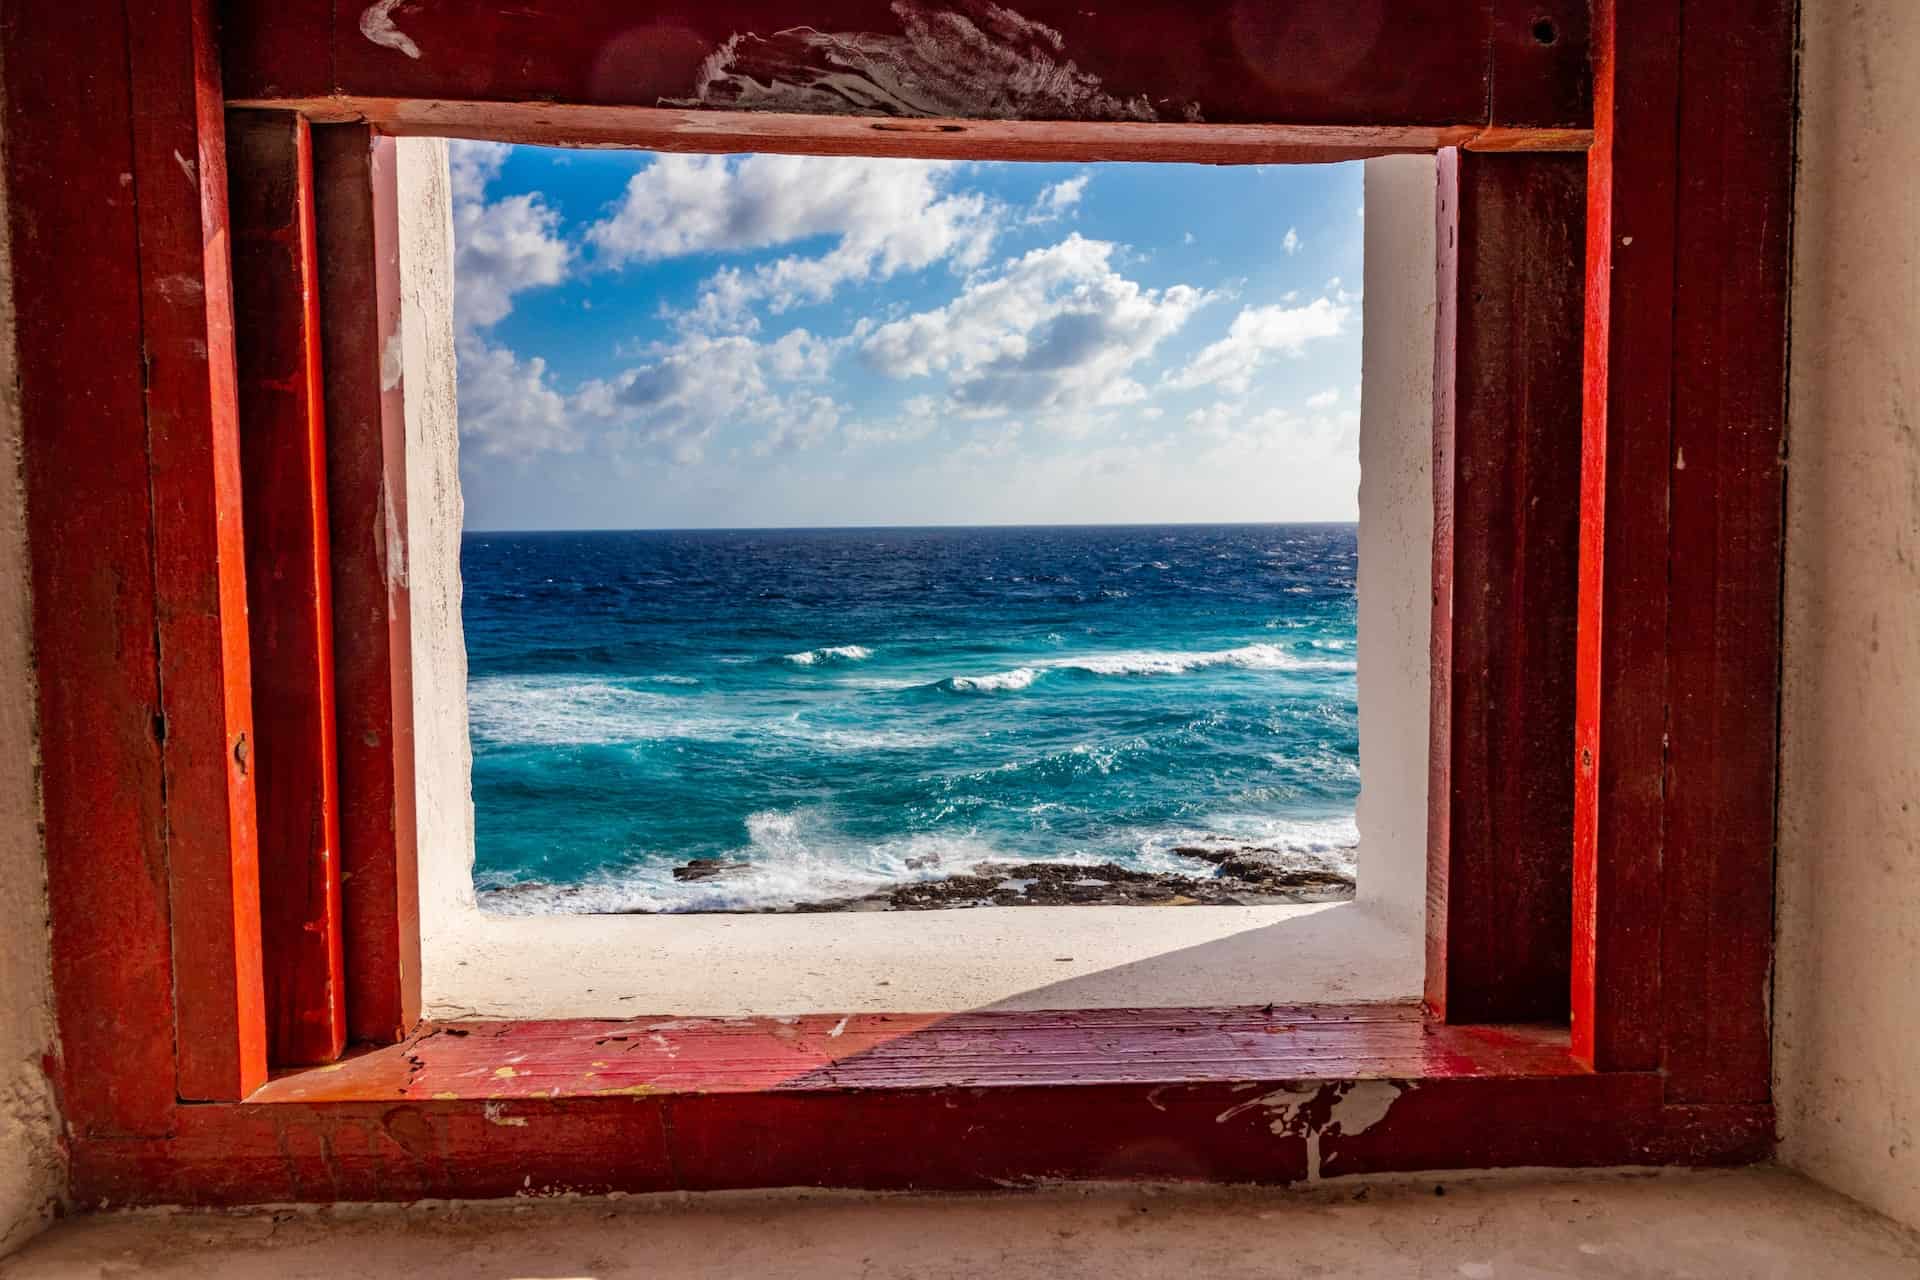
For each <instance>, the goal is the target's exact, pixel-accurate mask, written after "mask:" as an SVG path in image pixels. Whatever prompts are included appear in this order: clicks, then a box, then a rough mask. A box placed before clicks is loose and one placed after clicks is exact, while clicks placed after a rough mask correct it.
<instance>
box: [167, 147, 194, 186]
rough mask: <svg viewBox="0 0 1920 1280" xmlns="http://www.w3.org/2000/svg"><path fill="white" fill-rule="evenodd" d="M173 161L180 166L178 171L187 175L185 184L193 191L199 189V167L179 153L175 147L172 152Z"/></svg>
mask: <svg viewBox="0 0 1920 1280" xmlns="http://www.w3.org/2000/svg"><path fill="white" fill-rule="evenodd" d="M173 162H174V163H175V164H177V165H179V166H180V172H182V173H184V174H186V175H187V185H188V186H190V187H192V188H193V189H194V190H195V191H198V190H199V189H200V167H199V166H198V165H196V164H194V162H193V161H191V160H189V159H187V158H186V157H185V156H183V155H181V154H180V152H179V151H178V150H177V149H176V150H175V151H174V153H173Z"/></svg>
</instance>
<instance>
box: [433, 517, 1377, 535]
mask: <svg viewBox="0 0 1920 1280" xmlns="http://www.w3.org/2000/svg"><path fill="white" fill-rule="evenodd" d="M1359 523H1360V522H1359V521H1358V520H1357V519H1356V520H1084V521H1076V520H1060V521H1043V522H1038V523H1033V522H1026V521H1006V522H995V523H989V524H743V525H727V524H709V525H632V526H628V527H625V528H614V527H610V526H601V527H596V528H577V529H528V528H517V529H510V528H499V529H466V528H463V529H461V530H460V536H461V537H463V538H467V537H475V536H479V535H486V536H499V535H511V534H526V533H857V532H861V531H871V532H886V533H892V532H897V531H900V530H906V529H927V530H956V529H1266V528H1284V527H1292V526H1325V525H1354V526H1358V525H1359Z"/></svg>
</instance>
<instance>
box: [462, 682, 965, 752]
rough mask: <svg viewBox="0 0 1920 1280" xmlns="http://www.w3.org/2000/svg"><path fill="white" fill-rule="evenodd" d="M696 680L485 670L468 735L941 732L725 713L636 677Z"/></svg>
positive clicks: (895, 740)
mask: <svg viewBox="0 0 1920 1280" xmlns="http://www.w3.org/2000/svg"><path fill="white" fill-rule="evenodd" d="M683 682H684V683H687V684H698V683H700V682H699V681H698V680H694V679H692V678H691V677H672V676H667V677H658V676H654V677H634V678H632V679H628V680H582V679H580V678H579V677H577V676H487V677H483V678H481V679H478V680H475V681H473V682H472V684H471V685H469V686H468V689H467V716H468V719H469V722H470V724H471V726H472V731H473V736H474V741H475V742H476V743H477V744H482V745H491V746H555V747H617V746H635V745H639V744H643V743H648V742H747V741H751V740H754V739H756V738H757V739H760V740H762V741H764V740H765V739H767V738H777V739H782V740H786V741H792V742H803V743H806V744H808V745H810V746H813V747H816V748H819V749H821V750H826V751H834V752H841V751H847V752H852V751H874V750H882V751H884V750H925V749H928V748H931V747H937V746H940V745H942V744H943V743H945V742H948V741H950V740H951V739H950V737H949V736H948V735H947V734H944V733H941V732H939V731H937V730H934V729H930V728H927V727H925V726H922V725H919V724H915V723H906V724H897V723H880V724H873V723H860V724H837V723H834V722H833V721H832V720H831V719H827V718H824V717H823V718H814V717H810V716H807V715H803V714H797V713H796V714H789V715H779V716H769V715H765V714H761V715H753V714H744V715H743V714H739V713H738V712H735V713H732V714H729V713H727V712H725V711H721V710H716V709H715V708H714V706H713V705H712V704H711V703H710V702H709V701H708V700H707V699H704V698H689V697H687V696H686V695H684V694H679V695H675V694H670V693H656V692H651V691H649V690H646V689H639V688H635V687H634V685H636V684H643V683H651V684H673V685H678V684H681V683H683Z"/></svg>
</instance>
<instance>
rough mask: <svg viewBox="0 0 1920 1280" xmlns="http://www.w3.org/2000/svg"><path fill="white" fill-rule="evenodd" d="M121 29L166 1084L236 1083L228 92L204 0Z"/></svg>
mask: <svg viewBox="0 0 1920 1280" xmlns="http://www.w3.org/2000/svg"><path fill="white" fill-rule="evenodd" d="M126 30H127V32H128V39H127V57H128V64H127V65H128V69H129V72H130V79H131V83H132V102H133V185H134V191H135V193H136V198H137V200H138V209H139V219H140V264H139V275H138V281H139V290H140V306H141V321H142V331H143V344H142V345H143V352H144V356H145V359H146V423H147V449H148V458H149V463H150V483H151V490H152V500H153V564H154V569H153V591H154V600H155V606H156V608H155V621H156V624H157V627H158V633H159V634H158V644H159V658H160V710H161V715H162V716H163V717H165V722H166V736H165V739H164V740H163V742H162V743H161V765H162V770H163V785H164V788H165V796H166V828H165V830H166V847H167V875H168V879H169V882H170V895H171V897H172V902H173V913H172V914H173V966H174V969H173V988H174V999H175V1009H174V1016H175V1023H176V1037H177V1039H176V1053H177V1055H178V1080H179V1092H180V1096H181V1097H182V1098H190V1099H213V1100H219V1099H231V1098H241V1097H245V1096H246V1095H247V1094H248V1093H250V1092H252V1091H253V1090H254V1089H255V1088H256V1087H257V1086H258V1085H259V1084H260V1083H261V1081H262V1080H264V1079H265V1077H266V1070H267V1050H266V1039H267V1038H266V999H265V992H264V987H263V984H262V976H261V959H260V882H259V867H258V861H257V850H256V846H255V831H254V782H253V772H252V760H251V757H252V753H253V742H252V739H253V698H252V689H251V670H252V664H251V659H250V657H249V652H248V649H249V645H248V636H247V595H246V591H247V587H246V548H245V545H244V540H243V534H242V528H241V481H240V441H239V431H238V409H237V406H236V401H235V392H234V356H233V296H232V277H231V273H230V268H229V263H228V245H227V173H226V143H225V137H224V121H223V117H224V114H225V103H224V101H223V99H222V96H221V88H220V65H219V56H218V49H217V48H216V47H215V45H214V39H215V30H214V18H213V13H212V4H211V0H127V5H126ZM38 74H46V72H45V70H44V68H43V69H42V70H41V71H40V72H39V73H38Z"/></svg>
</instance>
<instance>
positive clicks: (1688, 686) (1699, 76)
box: [1661, 0, 1795, 1103]
mask: <svg viewBox="0 0 1920 1280" xmlns="http://www.w3.org/2000/svg"><path fill="white" fill-rule="evenodd" d="M1687 28H1688V31H1689V32H1690V33H1691V32H1706V33H1710V34H1709V35H1708V36H1706V37H1705V38H1699V37H1690V38H1688V39H1687V40H1686V42H1685V44H1684V45H1683V47H1682V50H1681V88H1682V93H1681V100H1680V118H1679V128H1680V133H1681V136H1682V137H1684V138H1685V139H1686V140H1687V142H1686V152H1685V163H1684V164H1683V165H1682V166H1681V167H1680V173H1679V183H1680V191H1679V196H1680V214H1679V230H1678V235H1677V250H1678V252H1677V255H1676V257H1677V260H1678V262H1679V264H1680V265H1679V275H1678V278H1677V280H1676V281H1675V287H1674V337H1675V342H1676V344H1677V345H1678V347H1679V358H1678V359H1677V361H1676V365H1675V378H1674V410H1673V412H1674V440H1673V459H1672V469H1671V475H1672V478H1673V514H1672V520H1671V526H1672V527H1671V554H1670V559H1669V563H1670V565H1671V573H1672V587H1671V591H1672V600H1673V604H1672V613H1671V636H1672V639H1671V650H1672V652H1671V656H1670V658H1669V666H1668V689H1669V694H1668V698H1669V705H1670V707H1671V726H1672V729H1671V732H1672V742H1673V745H1672V750H1671V752H1670V753H1669V755H1668V761H1667V777H1666V782H1667V845H1666V858H1665V863H1664V873H1665V874H1664V880H1663V884H1662V891H1663V892H1662V897H1663V901H1664V906H1665V915H1664V920H1663V926H1662V934H1661V936H1662V942H1663V949H1662V950H1663V954H1662V970H1663V972H1665V973H1668V974H1671V975H1675V976H1676V979H1679V978H1681V977H1682V976H1683V978H1684V980H1675V981H1670V982H1668V983H1666V984H1665V985H1664V989H1663V993H1664V1005H1665V1028H1664V1029H1665V1038H1666V1053H1665V1058H1664V1066H1665V1068H1666V1081H1667V1095H1668V1098H1669V1099H1670V1100H1671V1101H1675V1102H1687V1103H1753V1102H1764V1101H1766V1099H1767V1098H1768V1096H1769V1078H1770V1073H1771V1067H1770V1052H1769V1051H1770V1048H1771V1043H1770V1042H1771V1032H1770V1028H1769V1024H1768V1009H1769V1004H1770V985H1771V970H1772V963H1773V911H1772V908H1773V853H1774V817H1775V815H1774V770H1775V762H1776V760H1777V758H1778V748H1779V725H1778V721H1777V715H1778V712H1777V707H1778V678H1779V670H1780V564H1781V559H1782V556H1783V554H1784V550H1783V546H1782V539H1781V519H1782V516H1781V506H1782V501H1783V493H1782V489H1783V484H1782V479H1783V464H1782V456H1783V452H1784V445H1785V422H1786V341H1787V308H1788V286H1789V281H1788V255H1789V248H1790V245H1789V228H1790V226H1791V223H1792V214H1793V190H1792V188H1793V101H1794V41H1795V32H1794V6H1793V5H1792V4H1791V3H1786V2H1784V0H1689V3H1688V7H1687Z"/></svg>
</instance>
